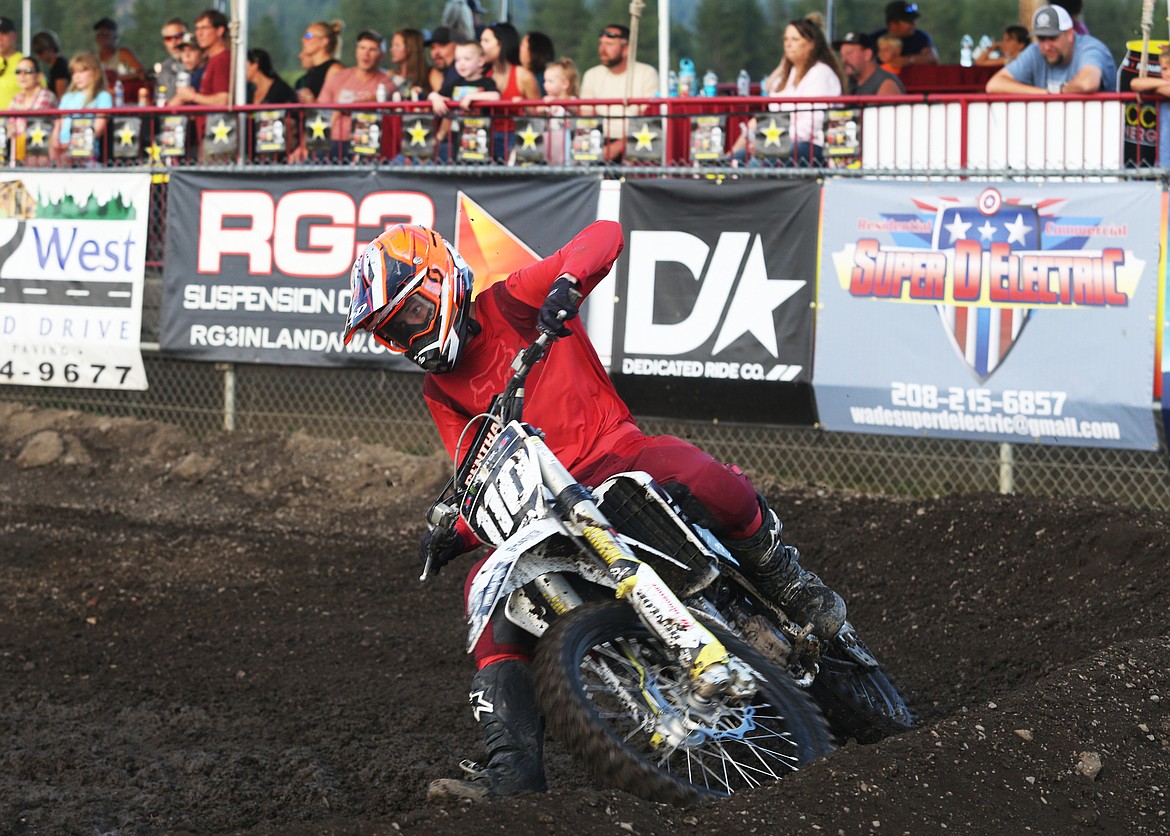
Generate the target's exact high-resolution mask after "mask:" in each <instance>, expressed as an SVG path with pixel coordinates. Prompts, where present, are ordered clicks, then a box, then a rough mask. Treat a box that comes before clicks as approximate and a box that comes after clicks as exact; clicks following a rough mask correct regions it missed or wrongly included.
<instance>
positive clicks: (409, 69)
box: [390, 29, 430, 100]
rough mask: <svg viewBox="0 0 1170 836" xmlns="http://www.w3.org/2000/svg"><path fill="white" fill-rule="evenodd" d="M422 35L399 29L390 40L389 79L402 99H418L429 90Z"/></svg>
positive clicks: (412, 30) (413, 31)
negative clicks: (390, 65) (390, 66)
mask: <svg viewBox="0 0 1170 836" xmlns="http://www.w3.org/2000/svg"><path fill="white" fill-rule="evenodd" d="M425 51H426V47H425V45H424V43H423V33H422V32H420V31H419V30H417V29H399V30H398V31H397V32H395V33H394V37H392V38H391V39H390V63H391V64H393V67H392V68H391V70H390V79H391V81H392V82H393V86H394V87H395V88H397V89H398V91H399V92H400V93H401V94H402V98H404V99H416V100H417V99H418V97H419V95H421V94H422V93H423V92H424V91H429V90H430V75H429V70H428V69H427V59H426V55H425Z"/></svg>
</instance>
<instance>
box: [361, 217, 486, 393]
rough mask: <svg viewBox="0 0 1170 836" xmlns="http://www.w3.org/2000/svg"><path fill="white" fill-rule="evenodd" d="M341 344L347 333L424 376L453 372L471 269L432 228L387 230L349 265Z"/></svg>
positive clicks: (461, 337) (463, 326) (464, 327)
mask: <svg viewBox="0 0 1170 836" xmlns="http://www.w3.org/2000/svg"><path fill="white" fill-rule="evenodd" d="M349 286H350V291H351V293H352V298H351V300H350V305H349V319H348V320H347V321H346V323H345V342H346V343H348V342H349V341H350V340H351V339H352V338H353V334H354V332H355V331H357V330H359V329H361V330H365V331H369V332H370V334H371V335H372V336H373V338H374V339H375V340H377V341H378V342H380V343H381V344H382V345H384V346H386V347H387V348H389V349H390V350H391V351H393V352H396V353H398V354H405V355H406V356H407V357H409V358H410V359H411V360H412V361H414V362H415V363H416V364H418V365H419V366H420V367H422V368H423V369H425V370H426V371H428V372H446V371H450V370H451V369H453V368H455V363H456V362H457V361H458V359H459V351H460V349H461V348H462V347H463V342H464V338H465V337H466V333H467V319H468V308H470V307H471V286H472V275H471V269H470V268H469V267H468V266H467V262H466V261H464V260H463V257H462V256H460V255H459V253H458V252H456V251H455V248H454V247H452V246H451V245H450V244H448V243H447V242H446V241H444V240H443V236H441V235H439V233H437V232H435V231H434V230H433V229H427V228H426V227H424V226H415V225H412V224H395V225H394V226H392V227H390V228H389V229H387V230H386V231H385V232H383V233H382V234H381V235H379V236H378V237H377V238H375V239H374V240H373V241H371V242H370V243H369V244H368V245H367V246H366V248H365V249H364V250H363V251H362V254H361V255H359V256H358V257H357V260H356V261H355V262H354V263H353V270H352V272H351V273H350V277H349Z"/></svg>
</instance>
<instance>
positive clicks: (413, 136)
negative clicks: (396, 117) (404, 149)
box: [406, 119, 431, 147]
mask: <svg viewBox="0 0 1170 836" xmlns="http://www.w3.org/2000/svg"><path fill="white" fill-rule="evenodd" d="M406 132H407V133H408V134H410V144H411V146H412V147H413V146H415V145H424V146H425V145H426V144H427V137H428V136H429V135H430V133H431V132H430V131H429V130H427V128H426V126H425V125H423V123H422V120H421V119H420V120H418V121H415V122H411V123H410V127H408V128H407V129H406Z"/></svg>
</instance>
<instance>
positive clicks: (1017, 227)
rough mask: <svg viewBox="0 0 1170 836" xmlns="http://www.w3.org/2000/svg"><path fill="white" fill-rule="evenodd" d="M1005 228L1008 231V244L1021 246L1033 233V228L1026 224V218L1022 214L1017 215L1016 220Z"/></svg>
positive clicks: (1004, 226)
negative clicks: (1030, 233) (1025, 238)
mask: <svg viewBox="0 0 1170 836" xmlns="http://www.w3.org/2000/svg"><path fill="white" fill-rule="evenodd" d="M1003 228H1004V229H1006V230H1007V231H1008V243H1009V244H1020V245H1023V243H1024V236H1026V235H1027V234H1028V233H1029V232H1031V231H1032V227H1030V226H1028V225H1027V224H1026V223H1024V216H1023V215H1022V214H1019V215H1016V219H1015V220H1014V221H1012V222H1011V223H1007V224H1004V225H1003Z"/></svg>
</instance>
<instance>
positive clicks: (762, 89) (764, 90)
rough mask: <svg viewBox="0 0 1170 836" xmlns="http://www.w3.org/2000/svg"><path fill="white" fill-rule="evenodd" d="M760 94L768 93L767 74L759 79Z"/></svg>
mask: <svg viewBox="0 0 1170 836" xmlns="http://www.w3.org/2000/svg"><path fill="white" fill-rule="evenodd" d="M760 95H761V96H766V95H768V76H764V77H763V78H761V79H760Z"/></svg>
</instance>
